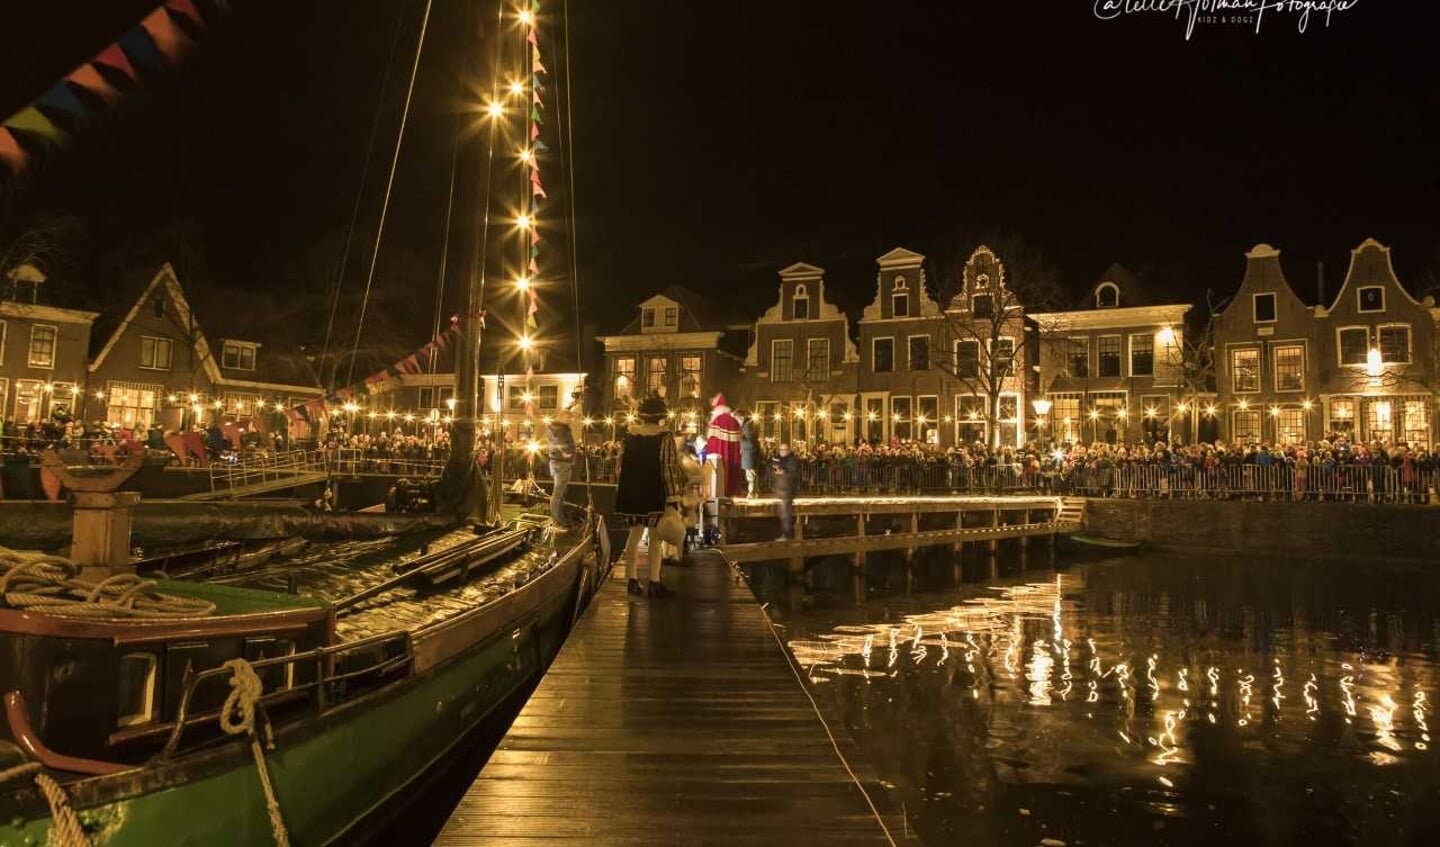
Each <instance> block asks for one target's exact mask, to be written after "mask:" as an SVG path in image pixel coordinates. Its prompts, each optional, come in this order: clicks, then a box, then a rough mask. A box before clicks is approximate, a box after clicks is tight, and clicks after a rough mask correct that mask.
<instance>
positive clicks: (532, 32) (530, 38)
mask: <svg viewBox="0 0 1440 847" xmlns="http://www.w3.org/2000/svg"><path fill="white" fill-rule="evenodd" d="M525 40H526V41H528V42H530V44H531V45H539V43H540V42H539V41H538V40H536V38H535V30H534V29H531V30H530V34H529V35H526V36H525Z"/></svg>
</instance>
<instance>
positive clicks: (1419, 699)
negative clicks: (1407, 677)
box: [1410, 691, 1430, 750]
mask: <svg viewBox="0 0 1440 847" xmlns="http://www.w3.org/2000/svg"><path fill="white" fill-rule="evenodd" d="M1410 711H1411V712H1413V713H1414V714H1415V728H1416V729H1418V730H1420V740H1419V741H1416V742H1415V749H1416V750H1428V749H1430V725H1429V724H1427V723H1426V722H1425V692H1424V691H1416V692H1415V701H1414V702H1413V703H1411V704H1410Z"/></svg>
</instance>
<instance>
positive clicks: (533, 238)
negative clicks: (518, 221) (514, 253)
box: [530, 229, 540, 247]
mask: <svg viewBox="0 0 1440 847" xmlns="http://www.w3.org/2000/svg"><path fill="white" fill-rule="evenodd" d="M539 243H540V233H539V232H537V231H535V230H534V229H531V230H530V244H531V246H532V247H533V246H534V245H536V244H539Z"/></svg>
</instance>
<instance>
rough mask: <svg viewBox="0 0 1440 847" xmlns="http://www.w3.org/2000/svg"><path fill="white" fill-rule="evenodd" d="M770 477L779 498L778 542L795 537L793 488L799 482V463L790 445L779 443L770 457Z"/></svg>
mask: <svg viewBox="0 0 1440 847" xmlns="http://www.w3.org/2000/svg"><path fill="white" fill-rule="evenodd" d="M770 475H771V476H772V477H773V482H772V484H773V485H774V487H775V496H776V497H778V498H780V540H781V541H790V540H791V539H793V538H794V537H795V486H796V485H797V484H798V483H799V482H800V462H799V460H797V459H796V458H795V454H794V453H791V452H790V445H789V444H784V443H781V444H780V445H779V446H778V447H776V448H775V455H773V456H771V457H770Z"/></svg>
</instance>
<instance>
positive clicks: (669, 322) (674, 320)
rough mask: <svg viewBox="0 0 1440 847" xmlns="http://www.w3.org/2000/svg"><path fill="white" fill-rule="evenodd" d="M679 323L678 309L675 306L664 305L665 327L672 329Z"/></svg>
mask: <svg viewBox="0 0 1440 847" xmlns="http://www.w3.org/2000/svg"><path fill="white" fill-rule="evenodd" d="M679 323H680V309H679V308H678V307H676V306H666V307H665V328H666V329H674V328H675V327H676V325H677V324H679Z"/></svg>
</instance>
